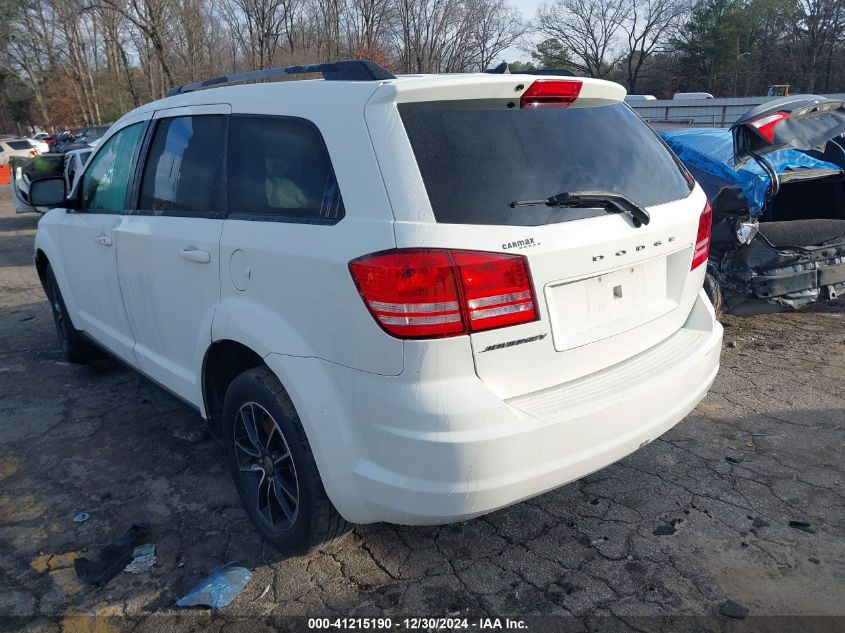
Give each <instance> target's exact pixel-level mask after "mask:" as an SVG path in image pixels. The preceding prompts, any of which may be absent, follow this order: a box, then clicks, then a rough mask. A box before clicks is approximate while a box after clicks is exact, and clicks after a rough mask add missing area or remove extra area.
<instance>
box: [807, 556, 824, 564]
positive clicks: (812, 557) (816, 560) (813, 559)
mask: <svg viewBox="0 0 845 633" xmlns="http://www.w3.org/2000/svg"><path fill="white" fill-rule="evenodd" d="M807 560H808V561H810V562H811V563H813V564H814V565H819V564H821V561H820V560H819V559H818V558H816V557H815V556H810V558H808V559H807Z"/></svg>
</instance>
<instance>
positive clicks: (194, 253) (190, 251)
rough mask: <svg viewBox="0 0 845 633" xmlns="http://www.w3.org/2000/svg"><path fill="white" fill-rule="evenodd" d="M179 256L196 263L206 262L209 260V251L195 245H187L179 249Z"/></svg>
mask: <svg viewBox="0 0 845 633" xmlns="http://www.w3.org/2000/svg"><path fill="white" fill-rule="evenodd" d="M179 257H181V258H182V259H187V260H188V261H191V262H197V263H198V264H207V263H208V262H210V261H211V253H209V252H208V251H204V250H202V249H199V248H197V247H196V246H187V247H185V248H183V249H182V250H181V251H179Z"/></svg>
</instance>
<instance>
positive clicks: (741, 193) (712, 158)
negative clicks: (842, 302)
mask: <svg viewBox="0 0 845 633" xmlns="http://www.w3.org/2000/svg"><path fill="white" fill-rule="evenodd" d="M661 135H662V136H663V138H664V140H665V141H666V142H667V143H668V144H669V146H670V147H671V148H672V150H674V152H675V153H676V154H677V155H678V157H679V158H681V160H682V161H683V162H684V164H685V165H686V166H687V168H688V169H689V170H690V171H691V172H692V174H693V175H694V176H695V178H696V180H697V181H698V182H699V184H700V185H701V186H702V188H703V189H704V190H705V192H706V193H707V195H708V197H709V198H710V199H711V200H712V201H713V229H712V244H711V249H710V260H709V264H708V276H707V277H708V278H707V280H706V282H705V288H706V289H707V291H708V294H709V295H710V298H711V300H712V301H713V303H714V305H716V306H717V308H721V309H723V310H724V311H726V312H729V313H732V314H736V315H740V316H743V315H751V314H758V313H763V312H771V311H778V310H782V309H790V308H801V307H804V306H806V305H808V304H810V303H812V302H816V301H825V300H829V299H835V298H836V297H837V296H839V295H841V294H842V293H843V292H845V173H843V170H845V105H844V104H843V102H842V101H841V100H833V99H828V98H825V97H818V96H812V95H795V96H792V97H784V98H781V99H775V100H773V101H769V102H767V103H764V104H762V105H760V106H758V107H756V108H754V109H752V110H751V111H749V112H748V113H746V114H745V115H744V116H742V117H740V119H739V120H737V121H736V123H734V125H733V126H732V127H731V128H730V130H726V129H725V130H723V129H700V128H699V129H684V130H676V131H670V132H666V131H664V132H662V134H661Z"/></svg>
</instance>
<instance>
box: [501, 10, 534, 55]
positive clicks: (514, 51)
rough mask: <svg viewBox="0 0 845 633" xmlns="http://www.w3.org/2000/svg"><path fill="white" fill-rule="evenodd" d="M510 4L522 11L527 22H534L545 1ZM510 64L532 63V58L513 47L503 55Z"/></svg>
mask: <svg viewBox="0 0 845 633" xmlns="http://www.w3.org/2000/svg"><path fill="white" fill-rule="evenodd" d="M509 2H510V4H512V5H513V6H515V7H516V8H517V9H519V10H520V11H522V14H523V16H525V19H526V20H533V19H534V15H535V14H536V13H537V7H538V6H540V5H541V4H542V3H543V2H544V0H509ZM502 56H503V57H504V58H505V59H506V60H507V61H508V62H513V61H517V60H520V61H526V62H527V61H530V60H531V56H530V55H529V54H528V53H525V52H524V51H521V50H519V49H518V48H515V47H512V48H509V49H507V50H506V51H505V52H504V53H503V55H502Z"/></svg>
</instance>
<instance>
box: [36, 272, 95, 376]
mask: <svg viewBox="0 0 845 633" xmlns="http://www.w3.org/2000/svg"><path fill="white" fill-rule="evenodd" d="M44 292H45V293H46V295H47V300H48V301H49V302H50V309H51V310H52V312H53V322H54V323H55V324H56V334H58V335H59V345H60V346H61V348H62V354H63V355H64V357H65V359H66V360H67V361H68V362H70V363H85V362H88V361H89V360H91V359H92V358H94V357H96V356H97V352H98V350H97V348H96V347H94V345H92V344H91V343H90V342H89V341H88V340H86V339H85V337H84V336H83V335H82V333H81V332H80V331H79V330H77V329H76V328H75V327H73V323H71V320H70V316H69V315H68V313H67V306H65V300H64V299H63V298H62V293H61V290H59V284H58V282H56V275H55V274H54V273H53V268H52V266H50V265H48V266H47V274H46V276H45V284H44Z"/></svg>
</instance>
